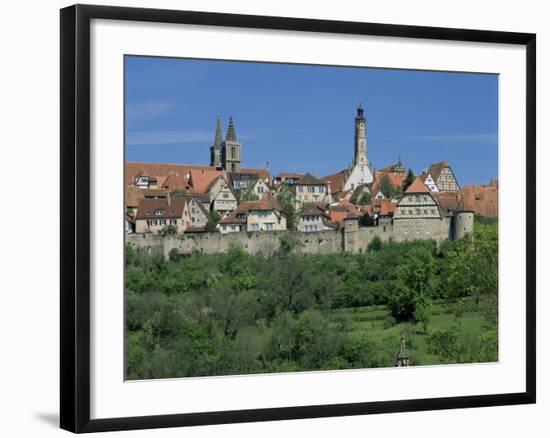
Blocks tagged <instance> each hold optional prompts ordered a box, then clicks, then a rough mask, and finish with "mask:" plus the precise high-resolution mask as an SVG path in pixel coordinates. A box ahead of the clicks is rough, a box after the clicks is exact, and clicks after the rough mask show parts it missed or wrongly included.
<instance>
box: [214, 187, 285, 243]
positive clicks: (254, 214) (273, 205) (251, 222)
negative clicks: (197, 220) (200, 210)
mask: <svg viewBox="0 0 550 438" xmlns="http://www.w3.org/2000/svg"><path fill="white" fill-rule="evenodd" d="M218 230H219V231H220V233H223V234H225V233H230V232H237V231H282V230H286V215H285V213H284V211H283V209H282V208H281V206H280V205H279V203H278V202H277V200H276V199H275V198H273V196H271V195H267V196H264V197H263V198H262V199H261V200H259V201H245V202H243V203H242V204H241V205H239V206H238V207H237V209H236V210H234V211H232V212H231V213H229V214H228V215H227V216H226V217H224V218H223V219H222V220H221V221H220V222H219V224H218Z"/></svg>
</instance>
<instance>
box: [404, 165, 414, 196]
mask: <svg viewBox="0 0 550 438" xmlns="http://www.w3.org/2000/svg"><path fill="white" fill-rule="evenodd" d="M415 179H416V175H415V174H414V172H413V170H412V169H409V170H408V172H407V178H406V179H405V181H403V185H402V186H401V191H402V192H403V193H405V191H406V190H407V189H408V188H409V186H410V185H411V184H412V183H413V182H414V180H415Z"/></svg>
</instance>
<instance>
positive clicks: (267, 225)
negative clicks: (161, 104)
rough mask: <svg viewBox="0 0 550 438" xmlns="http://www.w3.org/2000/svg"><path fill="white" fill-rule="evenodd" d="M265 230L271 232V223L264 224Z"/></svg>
mask: <svg viewBox="0 0 550 438" xmlns="http://www.w3.org/2000/svg"><path fill="white" fill-rule="evenodd" d="M265 229H266V230H268V231H271V230H273V224H272V223H271V222H269V223H267V224H265Z"/></svg>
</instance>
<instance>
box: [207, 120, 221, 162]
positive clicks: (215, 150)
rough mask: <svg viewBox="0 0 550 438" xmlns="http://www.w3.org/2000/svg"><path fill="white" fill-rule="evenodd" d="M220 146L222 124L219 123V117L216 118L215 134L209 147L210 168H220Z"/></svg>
mask: <svg viewBox="0 0 550 438" xmlns="http://www.w3.org/2000/svg"><path fill="white" fill-rule="evenodd" d="M222 144H223V133H222V123H221V121H220V116H218V117H217V119H216V134H215V136H214V144H213V145H212V146H210V165H211V166H214V167H221V165H222Z"/></svg>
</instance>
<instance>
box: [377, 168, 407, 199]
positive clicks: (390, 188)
mask: <svg viewBox="0 0 550 438" xmlns="http://www.w3.org/2000/svg"><path fill="white" fill-rule="evenodd" d="M380 191H381V192H382V193H383V194H384V196H385V197H386V198H388V199H399V198H400V197H401V196H402V195H403V192H402V191H401V187H396V186H394V185H393V184H392V182H391V180H390V177H389V175H388V174H387V173H385V174H384V175H382V178H381V179H380Z"/></svg>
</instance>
